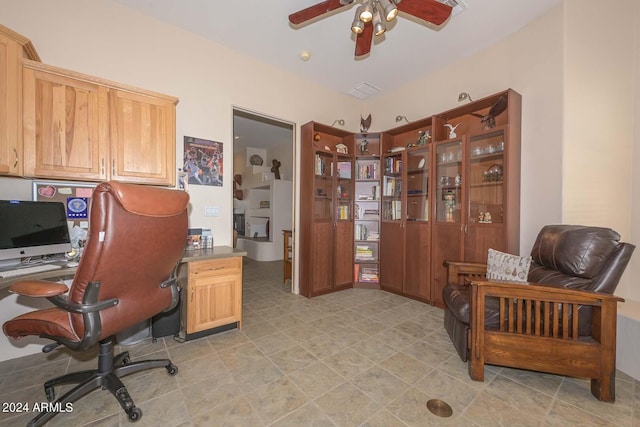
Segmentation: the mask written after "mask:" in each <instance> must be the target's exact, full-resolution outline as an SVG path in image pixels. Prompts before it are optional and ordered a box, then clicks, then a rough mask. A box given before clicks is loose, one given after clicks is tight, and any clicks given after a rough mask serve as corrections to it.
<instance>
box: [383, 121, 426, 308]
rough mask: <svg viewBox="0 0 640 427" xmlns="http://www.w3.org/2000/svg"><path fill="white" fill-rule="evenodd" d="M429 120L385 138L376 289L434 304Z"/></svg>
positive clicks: (399, 129) (409, 125)
mask: <svg viewBox="0 0 640 427" xmlns="http://www.w3.org/2000/svg"><path fill="white" fill-rule="evenodd" d="M431 133H432V126H431V118H428V119H424V120H420V121H417V122H413V123H409V124H407V125H404V126H402V127H400V128H397V129H394V130H391V131H388V132H386V133H385V135H384V138H383V146H382V148H383V154H382V156H383V158H382V164H383V178H382V220H381V233H380V234H381V236H380V237H381V243H380V253H381V254H380V265H381V267H380V270H381V271H380V287H381V288H382V289H385V290H388V291H391V292H396V293H399V294H401V295H405V296H408V297H410V298H414V299H418V300H420V301H425V302H430V301H431V300H432V299H433V296H432V294H431V287H430V282H429V276H430V238H431V229H430V221H429V218H430V215H431V213H430V211H431V200H430V197H429V194H430V189H429V185H430V170H431V151H432V148H431V145H430V144H429V142H430V137H429V136H430V135H431Z"/></svg>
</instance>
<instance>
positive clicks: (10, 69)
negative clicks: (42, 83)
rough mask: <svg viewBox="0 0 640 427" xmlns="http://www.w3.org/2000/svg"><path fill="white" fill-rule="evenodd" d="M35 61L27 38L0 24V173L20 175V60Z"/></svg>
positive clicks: (21, 170)
mask: <svg viewBox="0 0 640 427" xmlns="http://www.w3.org/2000/svg"><path fill="white" fill-rule="evenodd" d="M23 59H32V60H36V61H39V60H40V58H39V57H38V53H37V52H36V50H35V49H34V47H33V45H32V44H31V42H30V41H29V39H27V38H25V37H23V36H21V35H20V34H18V33H16V32H14V31H12V30H10V29H9V28H7V27H4V26H2V25H0V175H9V176H22V174H23V163H22V159H23V154H22V61H23Z"/></svg>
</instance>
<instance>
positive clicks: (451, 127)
mask: <svg viewBox="0 0 640 427" xmlns="http://www.w3.org/2000/svg"><path fill="white" fill-rule="evenodd" d="M461 123H462V122H460V123H458V124H457V125H455V126H454V125H450V124H449V123H447V124H446V125H445V127H448V128H449V139H452V138H455V137H457V136H458V134H456V133H455V130H456V128H457V127H458V126H460V124H461Z"/></svg>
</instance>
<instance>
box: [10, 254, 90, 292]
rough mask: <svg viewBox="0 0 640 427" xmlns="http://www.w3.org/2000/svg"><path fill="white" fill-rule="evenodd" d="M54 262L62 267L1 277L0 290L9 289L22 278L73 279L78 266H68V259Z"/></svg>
mask: <svg viewBox="0 0 640 427" xmlns="http://www.w3.org/2000/svg"><path fill="white" fill-rule="evenodd" d="M53 264H58V265H60V266H61V267H62V268H60V269H58V270H49V271H41V272H39V273H32V274H25V275H24V276H14V277H8V278H6V279H0V291H2V290H4V289H9V286H11V284H12V283H13V282H18V281H22V280H50V281H58V280H66V279H73V276H74V275H75V274H76V270H77V269H78V268H77V267H71V268H69V267H67V263H66V261H60V262H54V263H53Z"/></svg>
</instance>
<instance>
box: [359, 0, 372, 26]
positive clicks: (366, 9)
mask: <svg viewBox="0 0 640 427" xmlns="http://www.w3.org/2000/svg"><path fill="white" fill-rule="evenodd" d="M360 8H362V9H360ZM360 8H358V9H359V10H360V14H359V17H360V20H361V21H362V22H365V23H366V22H370V21H371V20H372V19H373V4H372V1H371V0H365V2H364V3H362V6H360Z"/></svg>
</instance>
